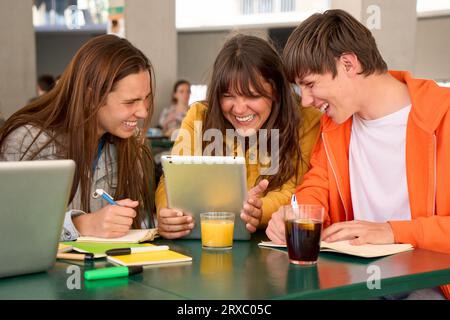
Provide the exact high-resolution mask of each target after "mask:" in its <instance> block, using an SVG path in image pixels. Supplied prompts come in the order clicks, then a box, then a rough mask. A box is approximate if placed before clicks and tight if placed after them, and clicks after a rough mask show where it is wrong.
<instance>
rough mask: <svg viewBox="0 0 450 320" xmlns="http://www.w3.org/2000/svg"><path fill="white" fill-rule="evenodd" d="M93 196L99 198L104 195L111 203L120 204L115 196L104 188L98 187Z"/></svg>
mask: <svg viewBox="0 0 450 320" xmlns="http://www.w3.org/2000/svg"><path fill="white" fill-rule="evenodd" d="M92 197H93V198H95V199H97V198H98V197H102V198H103V199H105V200H106V201H107V202H108V203H109V204H112V205H113V206H118V205H119V204H118V203H117V202H115V201H114V199H113V197H111V196H110V195H109V194H108V193H107V192H106V191H105V190H103V189H96V190H95V192H94V193H93V194H92Z"/></svg>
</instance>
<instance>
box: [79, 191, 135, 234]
mask: <svg viewBox="0 0 450 320" xmlns="http://www.w3.org/2000/svg"><path fill="white" fill-rule="evenodd" d="M116 203H117V204H118V205H107V206H106V207H103V208H101V209H100V210H98V211H95V212H93V213H90V214H85V215H81V216H78V217H75V218H74V219H73V223H74V225H75V227H76V228H77V230H78V232H79V233H80V234H81V235H83V236H92V237H101V238H117V237H123V236H124V235H126V234H127V233H128V231H129V230H130V228H131V225H132V224H133V219H134V218H135V217H136V211H135V210H134V208H136V207H137V206H138V205H139V202H138V201H133V200H130V199H123V200H117V201H116Z"/></svg>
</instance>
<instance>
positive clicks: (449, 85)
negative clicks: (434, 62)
mask: <svg viewBox="0 0 450 320" xmlns="http://www.w3.org/2000/svg"><path fill="white" fill-rule="evenodd" d="M437 84H438V85H439V86H441V87H447V88H450V80H448V81H437Z"/></svg>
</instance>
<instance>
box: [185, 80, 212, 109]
mask: <svg viewBox="0 0 450 320" xmlns="http://www.w3.org/2000/svg"><path fill="white" fill-rule="evenodd" d="M207 90H208V86H207V85H204V84H196V85H191V97H190V98H189V105H191V104H192V103H194V102H197V101H203V100H206V92H207Z"/></svg>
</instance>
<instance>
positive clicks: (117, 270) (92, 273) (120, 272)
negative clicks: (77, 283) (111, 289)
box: [84, 266, 144, 280]
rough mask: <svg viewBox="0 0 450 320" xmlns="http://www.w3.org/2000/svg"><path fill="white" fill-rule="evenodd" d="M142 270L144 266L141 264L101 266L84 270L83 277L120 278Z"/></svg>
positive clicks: (93, 278) (94, 278)
mask: <svg viewBox="0 0 450 320" xmlns="http://www.w3.org/2000/svg"><path fill="white" fill-rule="evenodd" d="M142 271H144V268H143V267H142V266H130V267H112V268H102V269H95V270H88V271H85V272H84V278H85V279H86V280H101V279H110V278H120V277H128V276H131V275H133V274H138V273H141V272H142Z"/></svg>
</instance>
